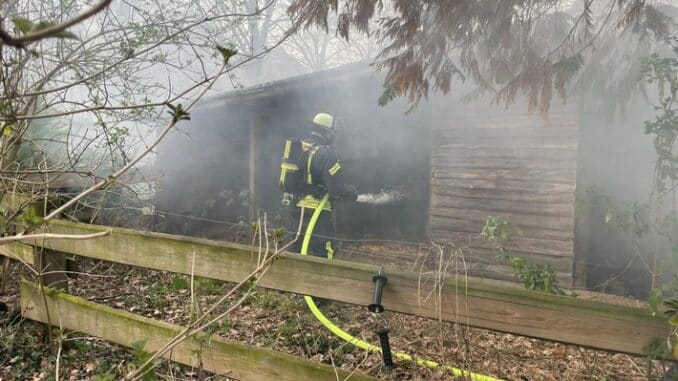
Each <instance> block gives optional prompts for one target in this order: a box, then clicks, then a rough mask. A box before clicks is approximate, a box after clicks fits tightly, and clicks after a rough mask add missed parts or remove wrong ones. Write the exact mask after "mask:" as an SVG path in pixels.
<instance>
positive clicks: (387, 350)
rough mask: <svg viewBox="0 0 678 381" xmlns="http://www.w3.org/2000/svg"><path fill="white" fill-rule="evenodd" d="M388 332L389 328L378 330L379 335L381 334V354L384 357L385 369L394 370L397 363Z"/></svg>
mask: <svg viewBox="0 0 678 381" xmlns="http://www.w3.org/2000/svg"><path fill="white" fill-rule="evenodd" d="M388 332H389V330H388V328H383V329H381V330H379V331H377V335H379V344H381V355H382V357H383V358H384V369H385V370H392V369H393V368H395V364H394V363H393V355H392V354H391V344H390V343H389V342H388Z"/></svg>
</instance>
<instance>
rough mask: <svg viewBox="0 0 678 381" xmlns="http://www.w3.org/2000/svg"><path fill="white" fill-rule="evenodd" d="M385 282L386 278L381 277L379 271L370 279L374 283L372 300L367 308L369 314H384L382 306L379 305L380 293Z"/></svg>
mask: <svg viewBox="0 0 678 381" xmlns="http://www.w3.org/2000/svg"><path fill="white" fill-rule="evenodd" d="M387 280H388V278H386V277H385V276H383V275H381V270H380V271H379V274H378V275H375V276H373V277H372V281H373V282H374V299H373V300H372V304H370V305H369V306H367V309H368V310H369V311H370V312H374V313H376V314H380V313H382V312H384V306H382V305H381V292H382V290H383V289H384V286H385V285H386V281H387Z"/></svg>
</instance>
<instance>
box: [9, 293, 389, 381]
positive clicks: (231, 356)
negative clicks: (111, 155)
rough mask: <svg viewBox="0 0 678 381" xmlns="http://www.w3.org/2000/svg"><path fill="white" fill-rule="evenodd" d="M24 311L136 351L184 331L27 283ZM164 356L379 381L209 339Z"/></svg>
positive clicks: (262, 378) (286, 377) (288, 375)
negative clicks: (136, 347)
mask: <svg viewBox="0 0 678 381" xmlns="http://www.w3.org/2000/svg"><path fill="white" fill-rule="evenodd" d="M45 307H47V308H45ZM21 311H22V314H23V315H24V316H26V317H28V318H30V319H33V320H36V321H39V322H43V323H51V324H52V325H55V326H60V327H61V328H63V329H68V330H75V331H78V332H83V333H86V334H88V335H93V336H96V337H100V338H103V339H106V340H109V341H112V342H114V343H117V344H120V345H124V346H127V347H133V346H134V345H135V344H136V343H137V342H138V341H139V340H141V339H143V340H144V346H143V350H144V351H146V352H154V351H157V350H159V349H160V348H162V347H163V346H164V345H165V344H166V343H167V342H169V341H170V340H171V339H172V338H173V337H174V336H176V335H177V334H179V333H180V332H181V331H182V330H183V329H182V327H179V326H176V325H173V324H169V323H166V322H162V321H157V320H153V319H149V318H147V317H144V316H139V315H135V314H132V313H129V312H125V311H119V310H116V309H113V308H110V307H106V306H102V305H100V304H96V303H92V302H88V301H86V300H84V299H81V298H78V297H75V296H72V295H69V294H67V293H63V292H58V291H56V290H51V289H48V291H47V292H45V293H42V292H41V290H40V288H39V287H38V285H37V284H35V283H31V282H27V281H22V283H21ZM164 357H166V358H169V359H171V360H172V361H176V362H179V363H182V364H186V365H189V366H200V367H202V369H205V370H207V371H209V372H212V373H217V374H224V375H228V376H229V377H233V378H236V379H239V380H248V381H249V380H253V381H269V380H282V381H298V380H337V379H340V380H350V381H369V380H376V378H373V377H369V376H366V375H363V374H360V373H349V372H347V371H344V370H342V369H335V368H333V367H331V366H328V365H322V364H318V363H316V362H313V361H310V360H306V359H301V358H299V357H295V356H292V355H288V354H284V353H281V352H277V351H273V350H270V349H264V348H257V347H253V346H251V345H245V344H241V343H238V342H235V341H231V340H225V339H222V338H218V337H215V336H208V335H202V336H200V335H195V336H191V337H189V338H187V339H186V340H184V341H183V342H181V343H180V344H179V345H177V346H176V347H174V348H173V349H172V351H170V352H168V353H167V355H166V356H164Z"/></svg>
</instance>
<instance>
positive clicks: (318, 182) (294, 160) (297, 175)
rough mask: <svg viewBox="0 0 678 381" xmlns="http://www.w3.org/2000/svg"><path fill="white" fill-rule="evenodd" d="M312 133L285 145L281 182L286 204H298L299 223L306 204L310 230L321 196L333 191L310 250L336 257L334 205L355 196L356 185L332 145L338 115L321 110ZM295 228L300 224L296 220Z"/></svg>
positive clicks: (295, 217) (295, 216)
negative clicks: (348, 178) (346, 178)
mask: <svg viewBox="0 0 678 381" xmlns="http://www.w3.org/2000/svg"><path fill="white" fill-rule="evenodd" d="M309 133H310V134H309V135H308V136H307V137H306V138H304V139H302V140H294V139H288V140H287V141H286V142H285V147H284V148H283V158H282V161H281V165H280V166H281V174H280V186H281V189H282V190H283V204H289V205H295V206H296V208H291V209H292V216H293V219H292V220H293V221H296V223H297V224H298V218H299V208H300V207H304V208H305V209H304V225H303V226H302V234H303V233H304V232H305V231H306V227H307V225H308V222H309V221H310V219H311V215H312V214H313V212H314V210H315V208H316V207H317V206H318V205H319V204H320V200H321V199H322V198H323V197H324V196H325V194H329V201H328V202H327V203H326V204H325V207H324V208H323V211H322V212H321V213H320V217H319V218H318V221H317V222H316V224H315V228H314V230H313V236H312V237H311V241H310V244H309V254H311V255H314V256H317V257H325V258H330V259H332V258H333V257H334V252H335V250H336V245H335V242H334V240H333V239H332V237H334V223H333V218H332V211H333V208H334V207H335V206H336V201H338V200H355V198H356V191H355V188H354V187H352V186H350V185H348V184H346V183H345V181H344V178H343V177H344V176H343V170H342V167H341V164H339V159H338V157H337V153H336V151H335V150H334V148H333V147H332V140H333V139H334V136H335V133H336V123H335V120H334V117H333V116H332V115H330V114H327V113H318V114H316V115H315V117H314V118H313V122H312V123H311V126H310V131H309ZM292 225H293V227H294V231H296V229H297V225H295V224H294V223H293V224H292ZM300 249H301V239H299V240H297V242H295V244H294V246H293V247H292V251H296V252H299V251H300Z"/></svg>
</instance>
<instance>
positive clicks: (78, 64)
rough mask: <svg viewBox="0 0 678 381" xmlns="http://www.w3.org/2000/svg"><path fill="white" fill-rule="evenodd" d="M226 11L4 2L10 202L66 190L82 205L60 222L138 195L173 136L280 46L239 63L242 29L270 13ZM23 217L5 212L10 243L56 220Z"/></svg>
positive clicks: (0, 96)
mask: <svg viewBox="0 0 678 381" xmlns="http://www.w3.org/2000/svg"><path fill="white" fill-rule="evenodd" d="M217 3H219V2H214V3H213V4H208V2H200V3H197V5H198V6H196V3H194V2H192V1H172V2H156V1H134V2H126V1H117V0H116V1H113V2H111V0H103V2H100V3H97V4H94V5H89V4H88V3H86V2H80V1H74V2H61V1H54V2H45V1H37V0H35V1H34V0H23V1H9V2H3V3H0V10H1V12H2V15H3V16H2V20H1V21H2V23H1V24H0V64H1V65H2V66H1V67H2V70H1V71H0V83H1V85H0V86H2V92H1V93H0V123H2V126H1V129H0V130H1V131H2V145H1V146H0V170H1V171H2V172H1V173H0V195H2V196H4V195H6V194H7V193H8V192H13V191H17V190H20V191H23V192H26V193H28V194H32V195H34V196H35V197H36V198H37V197H41V196H45V195H46V194H47V193H49V192H51V191H54V189H55V188H56V189H60V190H61V191H64V192H67V193H70V194H69V197H70V200H71V201H68V202H67V203H66V204H65V205H63V207H62V208H59V210H58V212H64V211H68V210H71V209H72V207H73V206H74V205H76V201H79V202H80V205H83V203H84V205H87V204H88V203H89V204H95V205H92V206H94V207H99V206H101V205H105V204H106V199H107V198H108V199H110V197H109V196H114V197H121V196H120V194H121V193H122V194H124V195H125V196H136V193H137V191H138V190H139V188H138V187H134V186H132V185H133V183H135V182H139V179H138V176H136V177H137V178H136V179H135V174H136V175H138V174H139V173H138V171H136V169H137V168H138V167H139V165H143V164H144V162H145V161H146V160H148V158H147V157H146V156H147V154H149V153H151V152H152V150H153V148H154V147H155V146H156V145H157V144H158V143H159V141H160V140H161V139H162V137H164V136H165V135H166V134H167V133H168V132H169V131H171V130H172V129H173V128H174V127H175V126H176V125H177V124H178V123H180V122H181V121H182V120H184V119H188V118H190V114H189V113H190V110H191V107H192V106H193V105H194V104H195V102H196V101H197V100H198V99H200V98H201V97H202V96H203V95H205V94H206V92H207V91H209V89H210V88H212V87H213V86H214V85H215V84H217V81H218V79H219V78H220V77H221V76H222V75H224V74H228V73H231V72H232V71H233V70H234V69H237V68H241V67H246V65H247V64H248V63H249V62H250V61H252V60H254V59H256V58H258V57H261V56H263V55H264V54H266V53H267V52H268V51H269V50H270V49H272V48H274V47H276V46H277V45H278V44H279V43H280V41H278V42H274V43H272V44H270V45H268V46H267V47H265V48H264V49H259V50H257V51H256V53H253V54H249V55H246V56H237V57H236V58H233V59H231V57H232V56H233V55H235V53H236V49H235V48H234V46H233V45H232V44H229V43H228V41H229V38H230V36H231V35H232V33H231V32H232V30H233V29H235V28H237V27H239V26H240V25H241V24H242V23H243V22H248V21H249V20H258V19H259V18H260V17H261V15H262V14H263V15H265V14H266V13H265V12H267V10H268V8H267V6H270V3H268V4H262V5H261V6H260V7H258V8H256V7H255V8H253V9H252V10H251V12H248V9H245V10H244V11H243V12H231V11H228V10H224V9H219V8H218V7H215V5H216V4H217ZM109 5H110V7H109ZM182 104H183V106H182ZM143 182H144V183H147V182H148V180H147V179H143ZM95 191H99V192H97V193H96V194H95V193H94V192H95ZM25 206H26V205H23V207H25ZM23 207H20V208H18V209H17V210H4V211H2V212H3V213H2V214H1V215H0V228H2V235H5V236H6V235H10V236H11V235H12V234H19V235H21V233H22V232H23V231H29V230H32V229H33V228H35V227H37V226H39V225H41V224H43V223H44V221H45V219H49V218H52V217H54V216H55V215H56V214H49V215H47V216H45V218H42V217H37V216H34V215H28V214H27V213H25V211H24V208H23ZM17 220H21V221H22V224H19V227H18V228H16V227H15V226H16V225H17V224H16V221H17ZM15 229H16V230H15Z"/></svg>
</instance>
